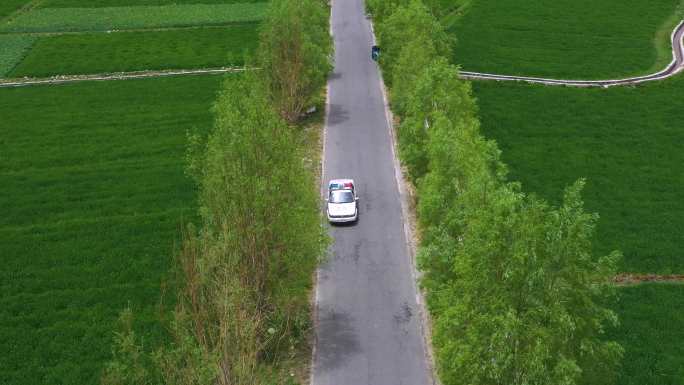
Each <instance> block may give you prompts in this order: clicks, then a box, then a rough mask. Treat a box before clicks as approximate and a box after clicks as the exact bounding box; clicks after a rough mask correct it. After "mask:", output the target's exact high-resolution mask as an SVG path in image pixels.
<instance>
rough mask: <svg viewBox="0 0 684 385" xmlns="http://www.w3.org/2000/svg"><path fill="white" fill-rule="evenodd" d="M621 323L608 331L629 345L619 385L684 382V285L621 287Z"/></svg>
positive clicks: (613, 336) (619, 310)
mask: <svg viewBox="0 0 684 385" xmlns="http://www.w3.org/2000/svg"><path fill="white" fill-rule="evenodd" d="M620 294H621V297H622V298H621V300H620V302H619V303H618V304H617V305H616V310H617V313H618V315H619V316H620V323H621V326H620V328H618V329H617V330H613V331H611V332H610V333H609V337H610V338H613V339H615V340H617V341H620V342H621V343H622V345H623V346H624V347H625V348H626V350H625V358H624V360H623V363H622V369H621V371H620V377H619V378H618V381H617V383H618V384H620V385H645V384H648V385H683V384H684V344H682V340H684V328H682V327H681V325H684V312H682V311H681V309H682V307H684V285H667V284H649V285H642V286H636V287H628V288H622V289H620Z"/></svg>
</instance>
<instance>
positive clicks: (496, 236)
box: [422, 183, 622, 384]
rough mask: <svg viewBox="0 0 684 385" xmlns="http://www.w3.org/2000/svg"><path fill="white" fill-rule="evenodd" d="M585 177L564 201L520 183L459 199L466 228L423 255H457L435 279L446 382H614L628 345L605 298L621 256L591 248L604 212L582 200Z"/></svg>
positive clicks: (433, 300)
mask: <svg viewBox="0 0 684 385" xmlns="http://www.w3.org/2000/svg"><path fill="white" fill-rule="evenodd" d="M581 186H582V184H581V183H578V184H576V185H574V186H572V187H571V188H569V189H568V190H567V192H566V198H565V201H564V203H563V206H561V207H560V208H559V209H550V208H549V207H548V206H547V205H546V204H545V203H543V202H541V201H539V200H536V199H534V198H533V197H525V196H524V195H522V194H520V193H519V192H517V188H515V186H502V187H499V188H496V187H495V186H489V188H487V189H485V188H480V189H479V190H478V191H475V192H474V193H470V192H469V191H466V192H464V193H463V194H462V195H461V196H460V197H458V198H454V199H456V200H460V201H461V202H462V205H461V209H462V210H465V211H466V212H465V213H464V214H463V215H464V217H465V218H464V224H465V226H464V227H463V232H462V233H459V234H458V237H459V238H458V239H454V240H453V241H452V242H451V243H449V244H448V245H449V246H451V247H454V248H453V249H440V248H439V245H441V244H443V241H442V242H439V243H437V246H433V247H432V248H428V249H427V250H426V251H424V254H423V255H422V259H423V261H427V262H428V263H429V260H430V258H431V257H438V258H439V257H440V256H443V255H450V256H451V261H450V263H449V264H447V266H449V265H451V271H449V272H448V273H445V272H443V275H442V276H440V278H441V279H440V280H439V281H430V279H428V282H427V286H428V287H430V288H431V290H430V291H429V297H428V298H429V306H430V310H431V313H432V314H433V322H434V323H433V325H434V329H433V342H434V345H435V350H436V351H437V357H438V367H439V370H440V374H441V378H442V381H443V382H444V383H446V384H491V383H495V384H547V383H553V384H558V383H561V384H597V383H611V382H612V381H611V380H612V379H614V372H613V371H614V368H615V367H616V364H617V363H618V362H619V359H620V358H621V354H622V349H621V347H620V346H619V345H618V344H617V343H615V342H610V341H608V342H605V341H603V340H601V336H602V334H603V328H604V327H605V326H606V325H612V324H614V323H615V322H616V316H615V314H614V313H613V312H612V311H610V310H608V309H607V308H606V307H605V305H606V304H607V301H608V299H609V298H610V294H611V293H612V290H611V286H610V285H611V284H610V281H609V278H610V277H611V276H612V275H613V274H614V273H615V270H614V269H615V259H616V258H618V255H616V254H613V255H610V256H608V257H604V258H599V259H595V258H593V257H592V256H591V255H590V254H589V253H588V252H587V250H589V249H590V236H591V232H592V229H593V226H594V221H595V219H596V218H595V216H593V215H589V214H586V213H585V212H584V211H583V209H582V202H581V200H580V199H579V192H580V189H581ZM471 199H472V200H473V202H469V200H471ZM449 235H450V234H449V232H448V231H447V232H446V236H449ZM454 236H455V235H454ZM452 237H453V236H452ZM442 258H443V257H442ZM431 278H434V275H432V277H431Z"/></svg>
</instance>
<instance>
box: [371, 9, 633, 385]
mask: <svg viewBox="0 0 684 385" xmlns="http://www.w3.org/2000/svg"><path fill="white" fill-rule="evenodd" d="M376 8H377V9H378V10H380V11H381V12H379V13H378V14H377V15H378V16H377V18H376V20H377V24H376V28H377V31H378V34H379V37H380V41H379V44H380V45H381V46H382V47H384V48H385V52H384V53H383V55H384V56H385V59H384V60H381V64H382V65H383V69H384V73H385V74H388V75H389V76H391V77H392V90H391V94H390V95H391V98H390V99H391V102H392V105H393V106H396V110H397V111H399V112H400V117H401V119H402V123H401V125H400V126H399V131H398V136H399V143H400V155H401V157H402V159H403V160H404V162H405V164H406V165H407V166H408V169H409V174H410V176H411V178H412V180H413V181H414V183H416V185H417V187H418V218H419V224H420V231H421V235H422V242H421V247H420V251H419V263H420V268H421V270H422V271H423V273H424V277H423V279H422V285H423V287H424V288H425V290H426V294H427V299H428V307H429V310H430V314H431V316H432V321H433V338H432V343H433V346H434V349H435V353H436V364H437V369H438V373H439V377H440V380H441V381H442V383H444V384H447V385H451V384H470V385H472V384H547V383H554V384H598V383H601V384H604V383H611V382H612V381H613V380H614V378H615V377H614V374H615V368H616V365H617V363H618V362H619V360H620V358H621V355H622V351H623V350H622V348H621V346H619V345H618V344H617V343H615V342H612V341H609V340H606V339H605V337H604V336H603V333H604V329H605V328H606V326H608V325H614V324H615V323H616V322H617V319H616V316H615V314H614V313H613V312H612V311H610V310H609V309H608V308H607V304H608V303H609V302H608V301H609V300H610V298H611V297H612V296H613V294H614V290H613V287H612V283H611V278H612V277H613V276H614V274H615V267H616V263H617V260H618V259H619V257H620V256H619V253H617V252H614V253H612V254H610V255H608V256H604V257H596V256H593V255H592V254H591V237H592V234H593V229H594V227H595V223H596V220H597V216H596V215H594V214H590V213H586V212H585V211H584V209H583V203H582V200H581V190H582V187H583V184H584V182H583V181H582V180H580V181H578V182H576V183H575V184H573V185H572V186H569V187H568V188H567V190H566V192H565V199H564V200H563V203H562V205H561V206H560V207H551V206H549V205H548V204H547V203H546V202H544V201H542V200H540V199H538V198H536V197H534V196H528V195H525V194H524V193H523V192H522V189H521V187H520V185H519V183H515V182H511V181H509V180H508V179H507V177H506V174H507V169H506V166H505V165H504V164H503V163H502V162H501V160H500V151H499V149H498V147H497V145H496V143H495V142H493V141H488V140H486V139H485V138H484V137H483V136H482V135H481V134H480V131H479V120H478V117H477V109H476V104H475V102H474V100H473V97H472V93H471V89H470V85H469V84H467V83H465V82H463V81H462V80H460V79H459V76H458V68H457V67H456V66H453V65H451V64H449V62H448V60H447V59H446V58H445V57H449V56H448V55H447V54H448V53H446V52H444V50H443V49H440V48H439V47H440V46H441V42H443V41H444V38H445V36H446V34H445V33H444V31H443V30H442V29H441V26H440V24H439V23H438V22H437V21H436V20H435V19H434V18H433V17H432V15H431V14H430V12H429V10H428V8H426V7H425V6H424V5H423V3H422V2H421V1H420V0H409V1H383V0H377V1H373V2H371V10H374V9H376ZM428 41H434V42H435V44H434V46H429V45H428V49H427V50H426V51H425V52H426V53H427V54H428V55H431V57H430V58H429V59H425V58H421V61H423V63H425V64H424V65H423V67H422V68H416V67H415V64H414V63H412V62H411V60H408V59H407V58H408V57H410V56H411V55H414V54H415V53H416V47H418V46H420V45H421V44H422V43H423V42H428ZM388 50H389V51H391V52H386V51H388ZM388 58H389V59H388ZM395 58H396V59H395Z"/></svg>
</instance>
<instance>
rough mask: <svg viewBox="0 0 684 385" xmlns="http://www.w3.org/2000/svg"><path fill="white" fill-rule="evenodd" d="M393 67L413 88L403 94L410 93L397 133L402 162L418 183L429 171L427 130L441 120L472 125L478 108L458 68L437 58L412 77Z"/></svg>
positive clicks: (399, 68)
mask: <svg viewBox="0 0 684 385" xmlns="http://www.w3.org/2000/svg"><path fill="white" fill-rule="evenodd" d="M408 48H409V47H408V46H407V48H406V49H408ZM409 66H411V64H409ZM395 68H397V69H398V70H399V72H400V73H401V74H405V76H406V78H407V80H402V81H406V82H407V83H409V84H411V85H412V87H411V88H409V89H408V90H407V92H406V93H407V94H409V95H408V98H407V102H406V106H405V108H404V110H405V112H406V113H405V117H404V119H403V120H402V121H401V124H400V125H399V130H398V132H399V151H400V154H401V156H402V160H403V161H404V163H405V164H406V165H407V166H408V170H409V175H410V176H411V178H412V179H413V181H414V182H417V181H418V179H419V178H421V177H423V176H424V175H425V174H426V173H427V171H428V154H427V149H426V147H425V146H426V140H427V131H428V130H429V127H430V126H432V125H434V124H435V122H437V121H438V120H439V119H440V118H443V117H444V118H447V119H449V120H451V121H452V122H462V124H464V125H466V126H468V125H470V126H472V125H475V124H477V121H476V120H477V106H476V104H475V100H474V99H473V97H472V95H471V88H470V84H469V83H466V82H463V81H461V80H460V79H459V78H458V68H457V67H455V66H453V65H450V64H448V62H447V61H446V59H437V60H435V61H434V62H433V63H431V64H429V65H428V66H426V67H425V68H423V69H421V70H418V69H417V68H416V72H415V75H413V76H409V74H413V73H414V72H410V71H402V67H400V66H399V65H398V66H397V67H395ZM416 76H417V77H416ZM402 87H404V86H402V85H401V84H400V83H398V82H397V83H395V87H394V89H393V90H392V98H393V100H394V99H395V98H396V97H397V94H398V92H397V90H401V89H402ZM439 123H441V122H439ZM447 155H455V154H447Z"/></svg>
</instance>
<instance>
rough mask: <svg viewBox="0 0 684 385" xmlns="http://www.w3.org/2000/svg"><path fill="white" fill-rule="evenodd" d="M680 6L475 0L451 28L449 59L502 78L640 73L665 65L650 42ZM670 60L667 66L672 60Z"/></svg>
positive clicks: (662, 1) (674, 1)
mask: <svg viewBox="0 0 684 385" xmlns="http://www.w3.org/2000/svg"><path fill="white" fill-rule="evenodd" d="M679 3H680V0H653V1H647V2H645V1H640V0H628V1H617V0H610V1H599V2H597V1H592V0H536V1H532V2H528V3H525V5H524V6H521V5H520V2H519V1H516V0H478V1H474V2H473V4H472V5H471V7H470V9H469V11H468V13H467V14H466V15H465V17H463V18H462V19H461V20H460V21H459V22H458V23H456V24H455V25H454V27H453V28H451V32H452V34H453V35H455V36H456V38H457V39H458V44H457V47H456V50H455V55H454V61H455V62H456V63H459V64H462V65H463V68H464V69H465V70H468V71H479V72H491V73H497V74H505V75H527V76H546V77H554V78H568V79H575V78H579V79H604V78H608V79H610V78H616V77H623V76H629V75H636V74H644V73H646V72H648V69H650V68H652V67H653V65H654V63H660V62H661V61H662V60H663V59H662V56H663V55H664V52H660V53H659V51H658V50H657V49H656V47H655V46H654V44H653V38H654V36H655V35H656V32H657V31H658V30H659V28H660V29H662V26H663V21H664V20H666V19H667V18H668V17H669V16H670V15H672V14H673V13H674V12H675V9H676V7H677V5H678V4H679ZM670 32H672V30H671V29H670V31H669V32H667V34H666V35H667V37H666V41H667V43H669V33H670ZM659 41H660V40H659ZM667 43H665V44H667ZM661 51H662V50H661ZM667 56H669V58H668V59H667V60H665V62H669V60H670V59H671V54H670V55H667Z"/></svg>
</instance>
